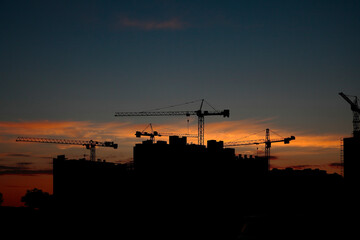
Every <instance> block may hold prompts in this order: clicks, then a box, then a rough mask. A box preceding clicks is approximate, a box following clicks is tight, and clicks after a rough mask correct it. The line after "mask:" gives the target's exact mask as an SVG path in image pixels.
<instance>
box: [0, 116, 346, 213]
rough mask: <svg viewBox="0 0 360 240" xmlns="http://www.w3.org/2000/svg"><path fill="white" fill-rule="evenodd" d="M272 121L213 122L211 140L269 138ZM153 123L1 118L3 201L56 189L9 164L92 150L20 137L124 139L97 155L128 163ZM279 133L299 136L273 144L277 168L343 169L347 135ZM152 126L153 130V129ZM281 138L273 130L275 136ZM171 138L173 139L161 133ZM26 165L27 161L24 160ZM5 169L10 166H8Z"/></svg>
mask: <svg viewBox="0 0 360 240" xmlns="http://www.w3.org/2000/svg"><path fill="white" fill-rule="evenodd" d="M190 123H191V125H190V126H189V129H188V127H187V125H186V124H185V123H184V122H180V121H177V122H170V123H167V124H153V128H154V131H158V132H159V133H162V132H163V133H164V132H171V133H180V134H184V133H188V132H189V133H190V134H197V122H196V121H194V120H192V121H191V122H190ZM267 123H268V121H267V120H254V119H247V120H239V121H223V122H214V123H213V122H209V123H206V125H205V142H206V141H207V140H212V139H214V140H218V141H220V140H221V141H224V142H225V143H226V142H233V141H246V140H255V139H256V140H257V139H264V138H265V129H266V128H267ZM147 125H148V124H138V123H136V124H135V123H131V122H117V121H116V122H115V121H113V122H102V123H95V122H89V121H31V122H25V121H23V122H0V136H1V137H0V146H1V151H0V192H2V193H3V194H4V203H3V205H4V206H5V205H16V206H19V205H22V203H20V200H19V199H18V197H19V196H20V197H21V196H23V195H24V194H25V193H26V190H30V189H33V188H38V189H42V190H43V191H48V192H50V193H52V176H51V175H49V174H47V173H44V174H42V173H41V172H39V173H35V174H28V175H19V174H1V173H2V172H4V171H5V170H6V169H15V168H17V167H19V166H23V165H24V164H26V166H27V167H28V168H29V169H43V170H46V169H51V168H52V166H51V165H50V162H51V159H52V158H53V157H56V155H60V154H65V155H66V156H67V157H68V158H80V157H83V156H84V155H87V154H89V153H88V150H86V149H85V148H84V147H82V146H71V145H60V144H59V145H58V144H43V143H39V144H37V143H17V142H15V139H16V138H17V137H18V136H24V137H44V138H58V139H79V140H98V141H114V142H115V143H118V144H119V148H118V149H117V150H114V149H107V148H98V149H97V150H98V151H97V155H98V156H99V157H100V158H104V157H105V159H106V160H108V161H110V162H126V161H129V160H130V159H132V147H133V146H134V144H135V143H139V142H141V141H144V140H145V139H147V138H146V137H142V138H140V139H139V138H136V137H135V132H136V131H142V130H144V129H145V128H146V126H147ZM272 130H273V131H274V132H276V133H278V132H281V134H282V135H284V137H290V136H291V135H294V136H295V137H296V139H295V140H294V141H291V142H290V144H286V145H285V144H283V143H277V144H273V146H272V150H271V153H272V155H274V156H275V157H276V159H275V160H271V165H272V166H273V167H290V166H310V167H311V166H318V167H319V168H322V169H324V170H327V171H330V172H338V173H339V172H340V170H339V169H338V168H335V167H333V168H331V167H329V166H330V165H331V164H332V163H335V162H338V160H339V155H340V139H341V136H339V135H334V134H329V135H322V136H317V135H315V134H303V133H301V132H286V131H285V133H284V132H283V131H281V130H278V129H277V128H275V127H274V128H273V129H272ZM147 131H150V129H149V128H148V129H147ZM275 138H279V137H278V136H275V135H271V139H275ZM157 140H167V138H164V137H163V138H157ZM188 142H189V143H197V139H196V138H189V139H188ZM235 150H236V154H253V155H255V154H256V152H257V153H259V154H263V150H264V146H263V145H258V146H246V147H235ZM21 164H23V165H21ZM4 169H5V170H4Z"/></svg>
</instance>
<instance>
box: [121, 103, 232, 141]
mask: <svg viewBox="0 0 360 240" xmlns="http://www.w3.org/2000/svg"><path fill="white" fill-rule="evenodd" d="M204 101H205V100H204V99H202V100H201V105H200V108H199V110H196V111H153V112H152V111H150V112H147V111H142V112H116V113H115V117H129V116H132V117H145V116H192V115H194V116H197V117H198V144H199V145H204V131H205V116H223V117H230V110H229V109H225V110H223V111H217V110H215V109H214V111H203V110H202V107H203V103H204Z"/></svg>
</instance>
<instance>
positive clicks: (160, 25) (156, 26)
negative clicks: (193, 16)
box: [119, 17, 185, 30]
mask: <svg viewBox="0 0 360 240" xmlns="http://www.w3.org/2000/svg"><path fill="white" fill-rule="evenodd" d="M119 26H120V27H133V28H138V29H143V30H167V29H170V30H178V29H183V28H184V27H185V24H184V23H183V22H181V21H180V20H179V19H177V18H172V19H169V20H166V21H155V20H147V21H141V20H135V19H129V18H126V17H125V18H122V19H121V20H120V21H119Z"/></svg>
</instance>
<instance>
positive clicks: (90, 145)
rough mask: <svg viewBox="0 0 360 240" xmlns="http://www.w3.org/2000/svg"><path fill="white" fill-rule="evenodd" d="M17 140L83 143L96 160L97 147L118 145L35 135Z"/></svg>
mask: <svg viewBox="0 0 360 240" xmlns="http://www.w3.org/2000/svg"><path fill="white" fill-rule="evenodd" d="M16 142H37V143H55V144H70V145H82V146H85V147H86V148H87V149H90V160H91V161H95V159H96V155H95V147H96V146H100V147H112V148H114V149H117V147H118V145H117V144H116V143H114V142H99V141H93V140H90V141H82V140H68V139H52V138H34V137H18V138H17V139H16Z"/></svg>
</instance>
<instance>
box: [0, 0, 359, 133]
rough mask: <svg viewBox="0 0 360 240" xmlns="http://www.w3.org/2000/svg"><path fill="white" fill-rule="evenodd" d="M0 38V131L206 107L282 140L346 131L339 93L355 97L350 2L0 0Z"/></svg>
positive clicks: (355, 44) (354, 15)
mask: <svg viewBox="0 0 360 240" xmlns="http://www.w3.org/2000/svg"><path fill="white" fill-rule="evenodd" d="M0 29H1V38H0V52H1V54H0V79H1V87H0V103H1V105H0V110H1V117H0V120H1V121H32V120H50V121H54V120H58V121H62V120H77V121H94V122H97V121H98V122H106V121H117V120H119V121H120V119H115V118H114V116H113V114H114V112H116V111H140V110H144V109H153V108H157V107H164V106H168V105H173V104H178V103H183V102H188V101H191V100H196V99H201V98H205V99H206V100H207V101H209V102H210V103H211V104H212V105H213V106H214V107H216V108H218V109H219V110H220V109H225V108H229V109H230V111H231V120H241V119H250V118H254V119H273V120H272V122H271V124H273V125H274V126H277V127H278V128H284V130H286V132H291V131H304V132H313V133H319V134H327V133H340V134H345V135H346V134H350V133H351V130H352V125H351V119H352V115H351V111H350V108H349V106H348V105H347V103H346V102H345V101H344V100H343V99H341V97H340V96H338V92H340V91H344V92H345V93H346V94H350V95H358V96H360V68H359V63H360V45H359V43H360V2H359V1H344V0H342V1H340V0H339V1H330V0H327V1H305V0H301V1H300V0H299V1H193V0H192V1H2V3H1V7H0ZM185 108H186V107H185ZM184 110H188V109H184ZM194 110H195V109H194ZM217 120H222V119H212V120H210V119H209V121H217ZM270 127H271V126H270Z"/></svg>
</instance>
